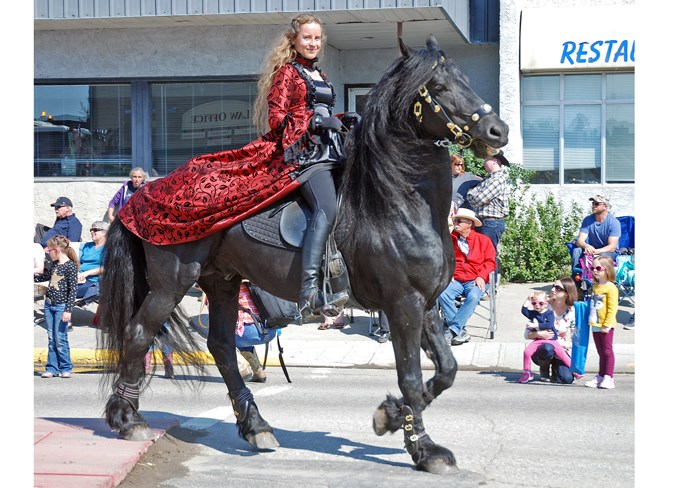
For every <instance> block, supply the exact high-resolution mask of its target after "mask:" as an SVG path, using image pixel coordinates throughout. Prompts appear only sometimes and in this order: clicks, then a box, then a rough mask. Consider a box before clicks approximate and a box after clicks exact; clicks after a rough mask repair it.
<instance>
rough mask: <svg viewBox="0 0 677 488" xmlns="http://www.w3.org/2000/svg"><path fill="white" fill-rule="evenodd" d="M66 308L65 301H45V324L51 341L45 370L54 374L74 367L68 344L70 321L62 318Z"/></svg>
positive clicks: (66, 371)
mask: <svg viewBox="0 0 677 488" xmlns="http://www.w3.org/2000/svg"><path fill="white" fill-rule="evenodd" d="M65 309H66V304H65V303H59V304H51V303H45V326H46V327H47V338H48V342H49V349H48V351H47V365H46V366H45V371H47V372H49V373H52V374H54V375H58V374H59V373H70V372H71V370H72V369H73V363H71V348H70V345H69V344H68V322H64V321H62V320H61V318H62V317H63V312H64V310H65Z"/></svg>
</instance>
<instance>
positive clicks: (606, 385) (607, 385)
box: [599, 374, 616, 390]
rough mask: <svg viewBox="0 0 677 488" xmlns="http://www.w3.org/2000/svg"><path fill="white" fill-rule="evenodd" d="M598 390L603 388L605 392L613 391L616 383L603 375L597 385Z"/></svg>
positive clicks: (606, 375)
mask: <svg viewBox="0 0 677 488" xmlns="http://www.w3.org/2000/svg"><path fill="white" fill-rule="evenodd" d="M599 388H603V389H605V390H613V389H614V388H616V382H615V381H614V379H613V378H612V377H611V376H609V375H608V374H605V375H604V379H603V380H602V382H601V383H600V384H599Z"/></svg>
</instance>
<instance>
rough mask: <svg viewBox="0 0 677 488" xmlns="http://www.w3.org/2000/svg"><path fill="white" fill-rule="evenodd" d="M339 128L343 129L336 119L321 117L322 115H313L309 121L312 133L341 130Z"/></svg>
mask: <svg viewBox="0 0 677 488" xmlns="http://www.w3.org/2000/svg"><path fill="white" fill-rule="evenodd" d="M341 127H343V124H342V123H341V121H340V120H339V119H337V118H336V117H323V116H322V115H319V114H315V115H313V118H312V119H311V120H310V129H311V130H312V131H313V132H319V131H321V130H325V129H334V130H341Z"/></svg>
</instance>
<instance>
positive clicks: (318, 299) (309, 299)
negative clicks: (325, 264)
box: [299, 210, 331, 320]
mask: <svg viewBox="0 0 677 488" xmlns="http://www.w3.org/2000/svg"><path fill="white" fill-rule="evenodd" d="M330 230H331V225H330V224H329V221H328V220H327V216H326V215H325V213H324V211H323V210H318V211H317V212H316V213H315V215H314V216H313V219H312V220H311V221H310V226H309V227H308V229H306V235H305V236H304V237H303V249H302V250H301V298H300V300H299V308H300V310H301V317H302V318H303V320H306V319H308V318H310V317H312V316H318V317H319V316H320V307H322V305H323V304H324V299H323V298H322V292H320V289H319V286H318V278H319V275H320V266H321V265H322V255H323V254H324V249H325V245H326V244H327V237H329V231H330Z"/></svg>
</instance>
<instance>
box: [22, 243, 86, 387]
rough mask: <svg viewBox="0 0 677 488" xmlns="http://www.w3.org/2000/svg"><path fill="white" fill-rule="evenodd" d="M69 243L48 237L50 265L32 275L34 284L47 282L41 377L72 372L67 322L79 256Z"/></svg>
mask: <svg viewBox="0 0 677 488" xmlns="http://www.w3.org/2000/svg"><path fill="white" fill-rule="evenodd" d="M69 244H70V241H69V240H68V239H66V238H65V237H64V236H54V237H50V238H49V239H48V240H47V251H48V252H49V254H50V256H51V258H52V262H53V264H52V266H51V268H50V269H49V270H48V271H46V272H44V273H40V274H34V275H33V281H34V282H35V283H39V282H41V281H49V287H48V288H47V293H46V294H45V311H44V314H45V325H46V327H47V338H48V343H49V347H48V351H47V364H46V366H45V372H44V373H42V377H43V378H53V377H55V376H58V377H60V378H70V377H71V371H72V370H73V363H72V362H71V352H70V345H69V343H68V322H69V321H70V319H71V310H72V309H73V303H74V302H75V293H76V290H77V279H78V278H77V275H78V256H77V253H76V252H75V249H73V248H72V247H70V245H69Z"/></svg>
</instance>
